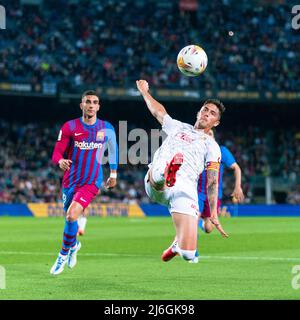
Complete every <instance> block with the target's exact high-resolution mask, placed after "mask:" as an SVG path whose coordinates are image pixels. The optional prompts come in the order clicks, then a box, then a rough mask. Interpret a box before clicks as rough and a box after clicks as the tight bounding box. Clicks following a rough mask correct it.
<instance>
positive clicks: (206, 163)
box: [136, 80, 228, 262]
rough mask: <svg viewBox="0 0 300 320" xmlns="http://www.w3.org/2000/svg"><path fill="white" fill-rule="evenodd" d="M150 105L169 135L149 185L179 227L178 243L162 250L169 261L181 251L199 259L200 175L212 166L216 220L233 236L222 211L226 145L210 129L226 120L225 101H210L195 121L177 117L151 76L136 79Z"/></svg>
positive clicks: (218, 226)
mask: <svg viewBox="0 0 300 320" xmlns="http://www.w3.org/2000/svg"><path fill="white" fill-rule="evenodd" d="M136 85H137V88H138V90H139V91H140V93H141V94H142V96H143V98H144V100H145V102H146V104H147V107H148V109H149V110H150V112H151V113H152V115H153V116H154V117H155V118H156V119H157V120H158V121H159V123H160V124H161V125H162V129H163V131H165V133H166V134H167V138H166V139H165V141H164V142H163V143H162V145H161V147H160V148H159V149H158V150H157V151H156V152H155V154H154V157H153V161H152V163H151V164H149V170H148V172H147V174H146V176H145V189H146V193H147V195H148V196H149V197H150V199H151V200H152V201H155V202H158V203H160V204H163V205H166V206H168V209H169V211H170V213H171V215H172V219H173V223H174V226H175V229H176V237H175V240H174V242H173V243H172V245H171V246H170V247H169V248H168V249H166V250H165V251H164V253H163V255H162V260H163V261H169V260H171V259H172V258H173V257H175V256H176V255H180V256H181V257H182V258H184V259H185V260H188V261H191V262H193V260H194V259H196V257H195V254H196V249H197V231H198V216H199V211H198V208H199V206H198V194H197V182H198V178H199V174H200V173H201V172H202V171H203V170H204V169H205V168H206V170H207V197H208V201H209V206H210V210H211V218H210V220H211V222H212V224H213V225H214V226H215V227H216V229H217V230H218V231H219V232H220V233H221V234H222V236H224V237H227V236H228V235H227V233H226V232H225V231H224V230H223V228H222V226H221V224H220V222H219V219H218V215H217V201H218V175H219V167H220V161H221V152H220V147H219V145H218V144H217V143H216V141H215V140H214V139H212V138H211V137H209V136H208V135H207V134H206V132H208V131H209V130H210V129H211V128H213V127H216V126H217V125H218V124H219V123H220V118H221V115H222V113H223V112H224V110H225V108H224V105H223V104H222V103H221V102H220V101H219V100H214V99H211V100H207V101H206V102H205V103H204V104H203V106H202V107H201V109H200V111H199V112H198V114H197V120H196V123H195V125H194V126H192V125H190V124H187V123H183V122H180V121H177V120H174V119H172V118H171V117H170V116H169V115H168V114H167V112H166V109H165V108H164V106H163V105H161V104H160V103H159V102H158V101H157V100H155V99H154V98H153V97H152V96H151V94H150V93H149V85H148V82H147V81H145V80H138V81H136Z"/></svg>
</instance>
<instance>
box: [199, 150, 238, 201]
mask: <svg viewBox="0 0 300 320" xmlns="http://www.w3.org/2000/svg"><path fill="white" fill-rule="evenodd" d="M220 149H221V164H220V171H219V189H218V198H219V199H220V200H221V199H222V195H223V191H222V189H223V186H222V184H223V179H222V177H223V173H224V167H226V168H230V167H231V166H232V165H233V164H234V163H235V162H236V161H235V158H234V156H233V155H232V153H231V152H230V151H229V149H228V148H226V147H225V146H220ZM206 183H207V179H206V170H204V171H203V172H202V173H201V174H200V176H199V180H198V199H199V200H202V201H205V200H206V197H207V190H206Z"/></svg>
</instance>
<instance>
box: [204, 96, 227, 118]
mask: <svg viewBox="0 0 300 320" xmlns="http://www.w3.org/2000/svg"><path fill="white" fill-rule="evenodd" d="M209 103H211V104H214V105H215V106H216V107H217V108H218V109H219V112H220V119H221V117H222V114H223V113H224V112H225V106H224V104H223V102H221V101H220V100H218V99H207V100H206V101H205V102H204V103H203V105H206V104H209Z"/></svg>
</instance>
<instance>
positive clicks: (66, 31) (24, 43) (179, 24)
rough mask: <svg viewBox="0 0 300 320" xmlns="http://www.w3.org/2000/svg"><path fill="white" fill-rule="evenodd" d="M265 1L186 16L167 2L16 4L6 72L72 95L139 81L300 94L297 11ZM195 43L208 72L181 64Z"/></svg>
mask: <svg viewBox="0 0 300 320" xmlns="http://www.w3.org/2000/svg"><path fill="white" fill-rule="evenodd" d="M5 3H6V1H4V5H5ZM259 3H260V1H256V5H253V4H252V2H251V1H247V0H242V1H234V0H222V1H219V0H211V1H198V10H197V12H194V13H187V12H183V11H181V10H180V9H179V1H168V0H165V1H162V0H161V1H155V0H147V1H146V0H140V1H135V0H126V1H120V0H102V1H98V0H85V1H62V0H61V1H51V0H45V1H43V4H42V5H39V6H25V5H20V1H18V0H9V1H7V5H5V7H6V11H7V16H8V18H7V24H8V26H7V29H6V30H5V32H4V31H2V32H1V38H2V39H1V42H0V78H1V80H3V81H17V82H22V81H25V82H28V83H31V84H32V85H33V86H36V85H40V84H41V83H43V82H50V83H56V84H57V85H58V86H60V88H61V89H62V90H65V91H72V90H74V91H76V90H77V89H78V90H79V88H80V87H81V86H83V85H89V84H93V86H110V85H113V86H132V85H133V84H134V81H135V80H136V79H139V78H145V79H147V80H148V81H149V82H150V83H151V84H153V85H155V86H161V87H188V88H201V89H204V90H213V89H216V90H260V91H263V92H264V91H268V90H270V91H271V90H280V91H285V90H286V91H293V90H297V88H299V85H300V69H299V68H296V67H295V66H296V62H297V61H299V59H300V43H299V41H298V36H297V34H296V31H294V30H293V29H292V28H291V18H292V17H291V8H290V6H289V5H287V4H281V5H272V6H271V5H269V6H263V5H260V4H259ZM229 31H232V33H230V34H231V36H230V35H229ZM191 43H195V44H200V45H201V46H203V48H204V49H205V50H206V52H207V54H208V60H209V63H208V68H207V71H206V72H205V73H204V74H203V75H202V76H201V77H199V78H197V79H194V78H189V77H186V76H182V75H181V74H180V72H178V70H177V66H176V57H177V53H178V52H179V50H180V49H181V48H182V47H183V46H185V45H187V44H191Z"/></svg>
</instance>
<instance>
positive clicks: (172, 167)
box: [164, 153, 183, 187]
mask: <svg viewBox="0 0 300 320" xmlns="http://www.w3.org/2000/svg"><path fill="white" fill-rule="evenodd" d="M182 163H183V154H182V153H176V154H175V156H174V157H173V158H172V160H171V161H170V163H168V164H167V166H166V169H165V172H164V176H165V180H166V185H167V186H168V187H173V186H174V184H175V182H176V173H177V171H178V170H179V169H180V167H181V165H182Z"/></svg>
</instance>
